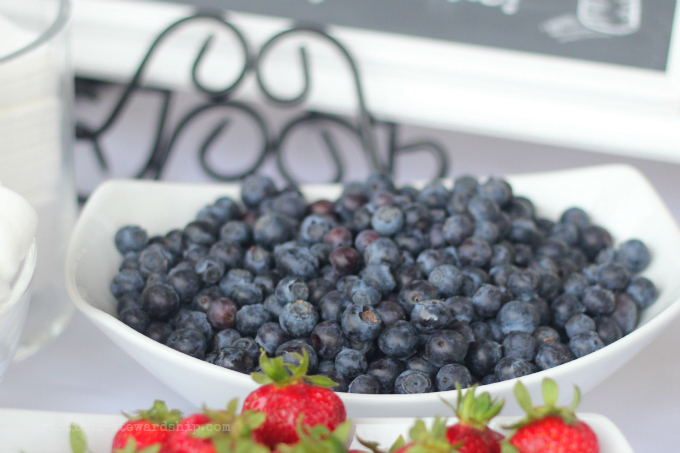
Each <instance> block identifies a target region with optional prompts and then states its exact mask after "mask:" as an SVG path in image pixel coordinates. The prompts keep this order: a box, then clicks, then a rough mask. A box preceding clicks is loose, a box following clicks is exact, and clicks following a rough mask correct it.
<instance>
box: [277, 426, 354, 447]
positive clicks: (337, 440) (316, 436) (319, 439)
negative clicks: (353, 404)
mask: <svg viewBox="0 0 680 453" xmlns="http://www.w3.org/2000/svg"><path fill="white" fill-rule="evenodd" d="M351 431H352V423H351V422H350V421H346V422H344V423H341V424H340V425H338V426H337V427H336V428H335V430H333V431H331V430H329V429H328V428H327V427H326V426H324V425H316V426H304V425H302V418H300V419H299V420H298V426H297V432H298V438H299V440H298V442H297V443H296V444H294V445H285V444H281V445H278V446H277V447H276V448H277V451H279V452H281V453H345V452H346V451H347V448H346V447H345V444H346V443H347V439H348V438H349V435H350V433H351Z"/></svg>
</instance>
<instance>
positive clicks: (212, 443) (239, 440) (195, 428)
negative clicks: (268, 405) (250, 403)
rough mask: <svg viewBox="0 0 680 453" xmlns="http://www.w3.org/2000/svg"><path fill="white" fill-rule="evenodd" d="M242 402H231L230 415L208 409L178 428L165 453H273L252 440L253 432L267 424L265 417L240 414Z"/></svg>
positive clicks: (178, 425)
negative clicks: (239, 405) (238, 411)
mask: <svg viewBox="0 0 680 453" xmlns="http://www.w3.org/2000/svg"><path fill="white" fill-rule="evenodd" d="M237 407H238V401H237V400H232V401H230V402H229V405H228V407H227V410H226V411H213V410H209V409H205V410H204V411H203V413H201V414H193V415H190V416H188V417H187V418H185V419H184V420H182V421H181V422H180V423H178V424H177V426H176V428H175V430H174V431H173V432H172V433H171V434H170V437H169V438H168V440H167V442H166V443H165V447H164V450H163V453H222V452H236V451H238V452H248V453H269V449H268V448H265V447H263V446H262V445H259V444H257V443H255V442H254V441H253V440H252V432H253V429H255V428H257V427H258V426H260V425H261V424H262V423H263V422H264V414H259V413H257V412H252V411H244V412H243V413H242V414H240V415H238V414H236V409H237Z"/></svg>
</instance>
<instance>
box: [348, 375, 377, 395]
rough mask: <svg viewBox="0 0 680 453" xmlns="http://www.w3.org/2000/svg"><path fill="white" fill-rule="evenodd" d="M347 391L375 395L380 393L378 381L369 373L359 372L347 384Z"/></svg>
mask: <svg viewBox="0 0 680 453" xmlns="http://www.w3.org/2000/svg"><path fill="white" fill-rule="evenodd" d="M348 392H349V393H366V394H374V395H375V394H378V393H380V383H379V382H378V380H377V379H376V378H375V377H374V376H371V375H370V374H360V375H359V376H357V377H356V378H354V380H353V381H352V382H351V383H350V384H349V387H348Z"/></svg>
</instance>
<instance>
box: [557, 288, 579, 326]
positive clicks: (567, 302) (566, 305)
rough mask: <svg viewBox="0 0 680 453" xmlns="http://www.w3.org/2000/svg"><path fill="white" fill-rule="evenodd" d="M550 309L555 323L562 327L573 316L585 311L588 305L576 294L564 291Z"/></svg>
mask: <svg viewBox="0 0 680 453" xmlns="http://www.w3.org/2000/svg"><path fill="white" fill-rule="evenodd" d="M550 310H551V312H552V322H553V324H554V325H555V326H557V327H560V328H562V327H564V325H565V324H566V323H567V321H569V319H570V318H571V317H572V316H574V315H577V314H579V313H585V311H586V307H585V305H583V304H582V303H581V302H580V301H579V299H578V297H576V296H575V295H573V294H571V293H564V294H562V295H561V296H559V297H558V298H557V299H555V300H554V301H553V302H552V304H551V305H550Z"/></svg>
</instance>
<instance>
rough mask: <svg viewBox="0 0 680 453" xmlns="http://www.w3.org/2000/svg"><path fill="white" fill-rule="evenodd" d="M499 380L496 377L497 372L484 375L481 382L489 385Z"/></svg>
mask: <svg viewBox="0 0 680 453" xmlns="http://www.w3.org/2000/svg"><path fill="white" fill-rule="evenodd" d="M496 382H499V381H498V378H497V377H496V375H495V374H487V375H486V376H484V377H483V378H482V380H481V382H480V385H489V384H495V383H496Z"/></svg>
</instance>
